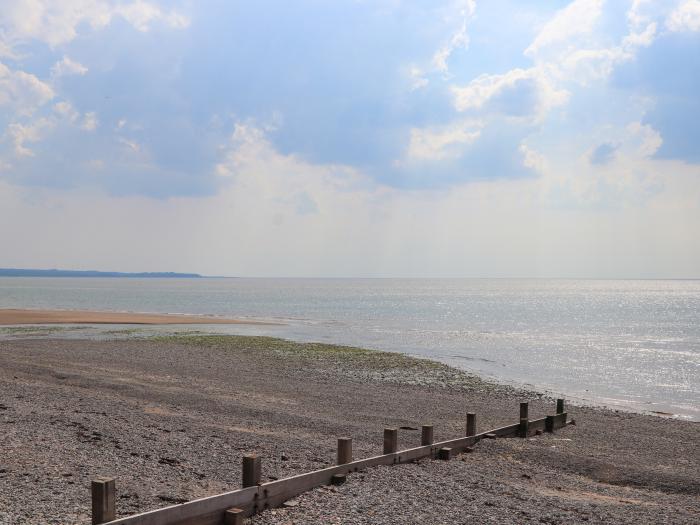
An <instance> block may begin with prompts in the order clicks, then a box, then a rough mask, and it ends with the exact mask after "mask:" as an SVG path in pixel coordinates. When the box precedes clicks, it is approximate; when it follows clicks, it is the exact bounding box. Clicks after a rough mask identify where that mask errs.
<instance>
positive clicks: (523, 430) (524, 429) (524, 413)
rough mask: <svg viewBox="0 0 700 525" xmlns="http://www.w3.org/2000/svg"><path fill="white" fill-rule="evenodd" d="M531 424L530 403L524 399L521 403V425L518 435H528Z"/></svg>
mask: <svg viewBox="0 0 700 525" xmlns="http://www.w3.org/2000/svg"><path fill="white" fill-rule="evenodd" d="M529 426H530V420H529V417H528V403H527V401H524V402H522V403H520V427H519V428H518V435H519V436H520V437H523V438H525V437H527V433H528V430H529V428H528V427H529Z"/></svg>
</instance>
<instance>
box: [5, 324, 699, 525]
mask: <svg viewBox="0 0 700 525" xmlns="http://www.w3.org/2000/svg"><path fill="white" fill-rule="evenodd" d="M523 400H529V401H530V417H531V418H533V419H534V418H538V417H541V416H543V415H545V414H548V413H552V412H553V409H554V402H553V400H551V399H548V398H546V397H545V396H542V395H540V394H537V393H534V392H526V391H523V390H517V389H514V388H512V387H509V386H504V385H500V384H496V383H491V382H486V381H484V380H482V379H479V378H478V377H476V376H473V375H469V374H467V373H465V372H462V371H458V370H455V369H452V368H449V367H447V366H445V365H442V364H438V363H434V362H431V361H425V360H418V359H413V358H410V357H406V356H402V355H400V354H393V353H381V352H373V351H368V350H361V349H354V348H347V347H334V346H329V345H323V344H308V343H307V344H300V343H292V342H288V341H283V340H278V339H270V338H261V337H243V336H193V335H190V336H166V337H158V338H150V339H124V340H118V341H95V340H86V339H81V340H68V339H60V340H59V339H48V338H45V339H31V340H30V339H14V340H5V341H0V440H1V441H2V442H1V443H0V444H1V446H2V451H3V453H2V455H0V523H2V524H3V525H4V524H12V525H23V524H45V523H47V524H48V523H51V524H62V525H66V524H81V525H82V524H87V523H89V522H90V492H89V485H90V480H91V479H94V478H96V477H98V476H114V477H116V478H117V482H116V483H117V512H118V515H119V516H125V515H129V514H133V513H136V512H140V511H146V510H151V509H154V508H158V507H164V506H167V505H172V504H175V503H180V502H184V501H188V500H191V499H194V498H198V497H203V496H207V495H214V494H217V493H221V492H224V491H228V490H232V489H235V488H238V487H240V469H241V467H240V465H241V458H242V456H243V455H244V454H247V453H251V452H256V453H257V454H259V455H260V456H261V457H262V458H263V459H262V461H263V467H262V473H263V481H267V480H271V479H276V478H283V477H288V476H291V475H294V474H300V473H303V472H307V471H310V470H315V469H319V468H323V467H326V466H330V465H332V464H334V461H335V454H336V440H337V438H338V437H341V436H350V437H352V438H353V448H354V457H355V458H358V459H359V458H362V457H368V456H373V455H377V454H379V453H381V447H382V430H383V428H385V427H398V428H401V430H400V431H399V447H400V448H408V447H410V446H414V445H417V444H418V443H419V440H420V430H419V428H420V425H421V424H433V425H434V426H435V439H436V440H444V439H449V438H453V437H458V436H461V435H463V433H464V416H465V413H466V412H467V411H472V412H476V413H477V419H478V422H477V427H478V428H477V429H478V431H483V430H487V429H490V428H496V427H498V426H502V425H505V424H511V423H514V422H515V421H517V418H518V403H519V402H520V401H523ZM568 412H569V415H570V417H573V418H575V419H576V422H577V424H576V425H575V426H569V427H566V428H565V429H562V430H560V431H558V432H557V433H555V434H545V435H542V436H537V437H532V438H528V439H517V438H516V439H496V440H486V441H482V442H480V443H478V444H477V445H476V446H475V447H474V450H473V452H472V453H468V454H463V455H460V456H457V457H456V458H454V459H452V460H451V461H433V460H424V461H420V462H418V463H415V464H409V465H401V466H394V467H378V468H373V469H369V470H367V471H365V472H360V473H356V474H353V475H351V476H349V478H348V482H347V483H346V484H344V485H342V486H339V487H332V488H331V487H323V488H319V489H316V490H313V491H311V492H309V493H307V494H305V495H302V496H300V497H298V498H296V499H295V500H294V501H293V502H292V504H291V505H290V506H288V507H284V508H279V509H272V510H268V511H265V512H263V513H262V514H260V515H258V516H256V517H254V518H253V519H252V520H251V523H253V524H256V525H262V524H265V525H282V524H285V525H290V524H312V525H314V524H317V525H320V524H333V523H342V524H346V523H347V524H380V525H381V524H419V523H420V524H424V523H435V524H463V523H549V524H553V523H583V522H585V523H698V522H700V497H699V496H700V481H699V480H698V472H700V447H699V445H698V443H700V424H698V423H692V422H685V421H679V420H674V419H668V418H661V417H654V416H648V415H640V414H633V413H624V412H616V411H610V410H605V409H600V408H591V407H574V406H569V407H568Z"/></svg>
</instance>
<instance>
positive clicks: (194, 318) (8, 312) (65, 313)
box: [0, 309, 275, 325]
mask: <svg viewBox="0 0 700 525" xmlns="http://www.w3.org/2000/svg"><path fill="white" fill-rule="evenodd" d="M20 324H144V325H155V324H257V325H260V324H275V323H266V322H261V321H248V320H241V319H224V318H221V317H211V316H199V315H184V314H182V315H180V314H143V313H131V312H94V311H87V310H20V309H0V325H20Z"/></svg>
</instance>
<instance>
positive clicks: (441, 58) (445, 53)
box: [432, 0, 476, 73]
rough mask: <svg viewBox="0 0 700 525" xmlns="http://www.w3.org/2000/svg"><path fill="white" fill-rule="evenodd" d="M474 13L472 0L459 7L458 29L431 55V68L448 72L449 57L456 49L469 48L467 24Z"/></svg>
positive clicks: (474, 8) (474, 4) (474, 7)
mask: <svg viewBox="0 0 700 525" xmlns="http://www.w3.org/2000/svg"><path fill="white" fill-rule="evenodd" d="M475 11H476V2H475V1H474V0H466V1H465V2H463V5H461V6H460V10H459V16H460V18H461V20H462V23H461V26H460V27H459V29H458V30H457V31H456V32H455V33H454V34H453V35H452V37H451V38H450V39H449V40H448V41H447V42H446V43H445V44H444V45H442V46H441V47H440V49H438V50H437V51H436V52H435V54H434V55H433V59H432V64H433V67H434V68H435V69H436V70H437V71H439V72H441V73H447V72H448V71H449V67H448V61H449V59H450V56H451V55H452V53H453V52H454V51H455V50H456V49H467V48H468V47H469V35H468V34H467V23H468V21H469V19H470V18H471V17H472V16H473V15H474V12H475Z"/></svg>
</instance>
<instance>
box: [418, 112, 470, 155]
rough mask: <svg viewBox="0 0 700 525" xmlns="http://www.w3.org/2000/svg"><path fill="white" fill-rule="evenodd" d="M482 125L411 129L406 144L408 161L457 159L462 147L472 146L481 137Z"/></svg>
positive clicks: (459, 124) (468, 123)
mask: <svg viewBox="0 0 700 525" xmlns="http://www.w3.org/2000/svg"><path fill="white" fill-rule="evenodd" d="M482 127H483V123H481V122H479V121H467V122H460V123H458V124H457V125H452V126H445V127H441V128H424V129H420V128H413V129H412V130H411V140H410V142H409V144H408V152H407V155H406V156H407V158H408V160H442V159H446V158H449V157H453V158H454V157H459V156H462V155H463V154H464V147H465V146H468V145H469V144H472V143H473V142H474V141H475V140H477V139H478V138H479V136H480V135H481V128H482Z"/></svg>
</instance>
